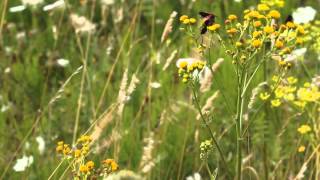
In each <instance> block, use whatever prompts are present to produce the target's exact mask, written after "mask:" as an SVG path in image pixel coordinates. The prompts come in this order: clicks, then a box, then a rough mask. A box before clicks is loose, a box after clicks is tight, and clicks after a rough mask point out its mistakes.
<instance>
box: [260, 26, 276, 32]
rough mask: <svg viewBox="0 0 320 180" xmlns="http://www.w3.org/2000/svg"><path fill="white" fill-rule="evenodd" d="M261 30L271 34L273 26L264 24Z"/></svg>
mask: <svg viewBox="0 0 320 180" xmlns="http://www.w3.org/2000/svg"><path fill="white" fill-rule="evenodd" d="M263 30H264V32H266V33H267V34H271V33H273V32H274V29H273V27H271V26H266V27H265V28H264V29H263Z"/></svg>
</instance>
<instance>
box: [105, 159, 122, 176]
mask: <svg viewBox="0 0 320 180" xmlns="http://www.w3.org/2000/svg"><path fill="white" fill-rule="evenodd" d="M102 164H103V169H104V172H106V173H107V174H109V173H111V172H115V171H117V170H118V169H119V165H118V164H117V163H116V161H115V160H114V159H106V160H103V161H102Z"/></svg>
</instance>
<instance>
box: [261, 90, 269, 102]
mask: <svg viewBox="0 0 320 180" xmlns="http://www.w3.org/2000/svg"><path fill="white" fill-rule="evenodd" d="M269 97H270V94H269V93H267V92H264V93H260V99H262V100H264V101H265V100H267V99H269Z"/></svg>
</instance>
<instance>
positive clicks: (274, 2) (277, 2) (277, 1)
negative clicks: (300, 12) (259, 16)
mask: <svg viewBox="0 0 320 180" xmlns="http://www.w3.org/2000/svg"><path fill="white" fill-rule="evenodd" d="M261 3H264V4H267V5H268V6H273V7H279V8H282V7H284V5H285V3H284V0H261Z"/></svg>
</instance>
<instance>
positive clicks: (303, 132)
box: [298, 125, 311, 134]
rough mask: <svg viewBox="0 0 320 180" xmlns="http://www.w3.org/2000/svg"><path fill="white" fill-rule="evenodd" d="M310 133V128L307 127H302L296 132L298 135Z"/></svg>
mask: <svg viewBox="0 0 320 180" xmlns="http://www.w3.org/2000/svg"><path fill="white" fill-rule="evenodd" d="M310 131H311V127H310V126H309V125H302V126H300V127H299V128H298V132H299V133H300V134H306V133H308V132H310Z"/></svg>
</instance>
